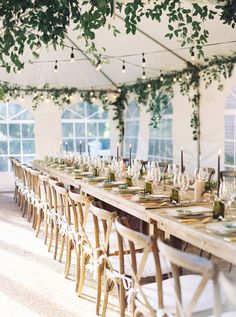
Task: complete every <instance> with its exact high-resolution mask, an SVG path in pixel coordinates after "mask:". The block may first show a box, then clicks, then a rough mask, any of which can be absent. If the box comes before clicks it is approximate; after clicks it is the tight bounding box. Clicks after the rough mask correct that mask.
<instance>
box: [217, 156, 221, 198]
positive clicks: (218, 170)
mask: <svg viewBox="0 0 236 317" xmlns="http://www.w3.org/2000/svg"><path fill="white" fill-rule="evenodd" d="M220 155H221V151H220V150H219V152H218V164H217V196H218V197H219V193H220Z"/></svg>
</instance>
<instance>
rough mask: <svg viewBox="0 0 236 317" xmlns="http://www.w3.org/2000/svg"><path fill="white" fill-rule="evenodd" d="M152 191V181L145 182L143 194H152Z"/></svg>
mask: <svg viewBox="0 0 236 317" xmlns="http://www.w3.org/2000/svg"><path fill="white" fill-rule="evenodd" d="M152 193H153V189H152V183H151V182H145V186H144V194H152Z"/></svg>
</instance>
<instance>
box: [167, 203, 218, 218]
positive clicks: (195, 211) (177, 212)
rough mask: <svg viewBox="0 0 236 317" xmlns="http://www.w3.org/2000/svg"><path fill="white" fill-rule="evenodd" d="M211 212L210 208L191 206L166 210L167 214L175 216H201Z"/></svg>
mask: <svg viewBox="0 0 236 317" xmlns="http://www.w3.org/2000/svg"><path fill="white" fill-rule="evenodd" d="M209 213H212V209H211V208H206V207H201V206H192V207H180V208H177V209H170V210H168V214H169V215H171V216H173V217H176V218H191V217H197V216H202V215H204V214H209Z"/></svg>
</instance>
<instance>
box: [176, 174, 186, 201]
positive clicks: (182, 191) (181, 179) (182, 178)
mask: <svg viewBox="0 0 236 317" xmlns="http://www.w3.org/2000/svg"><path fill="white" fill-rule="evenodd" d="M178 187H179V189H180V194H181V195H180V201H181V202H183V201H184V194H185V192H186V191H187V190H188V188H189V176H188V174H187V173H179V176H178Z"/></svg>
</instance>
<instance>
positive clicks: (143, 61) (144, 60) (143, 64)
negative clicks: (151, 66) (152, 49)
mask: <svg viewBox="0 0 236 317" xmlns="http://www.w3.org/2000/svg"><path fill="white" fill-rule="evenodd" d="M142 56H143V57H142V66H143V67H145V66H146V59H145V56H144V53H142Z"/></svg>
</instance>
